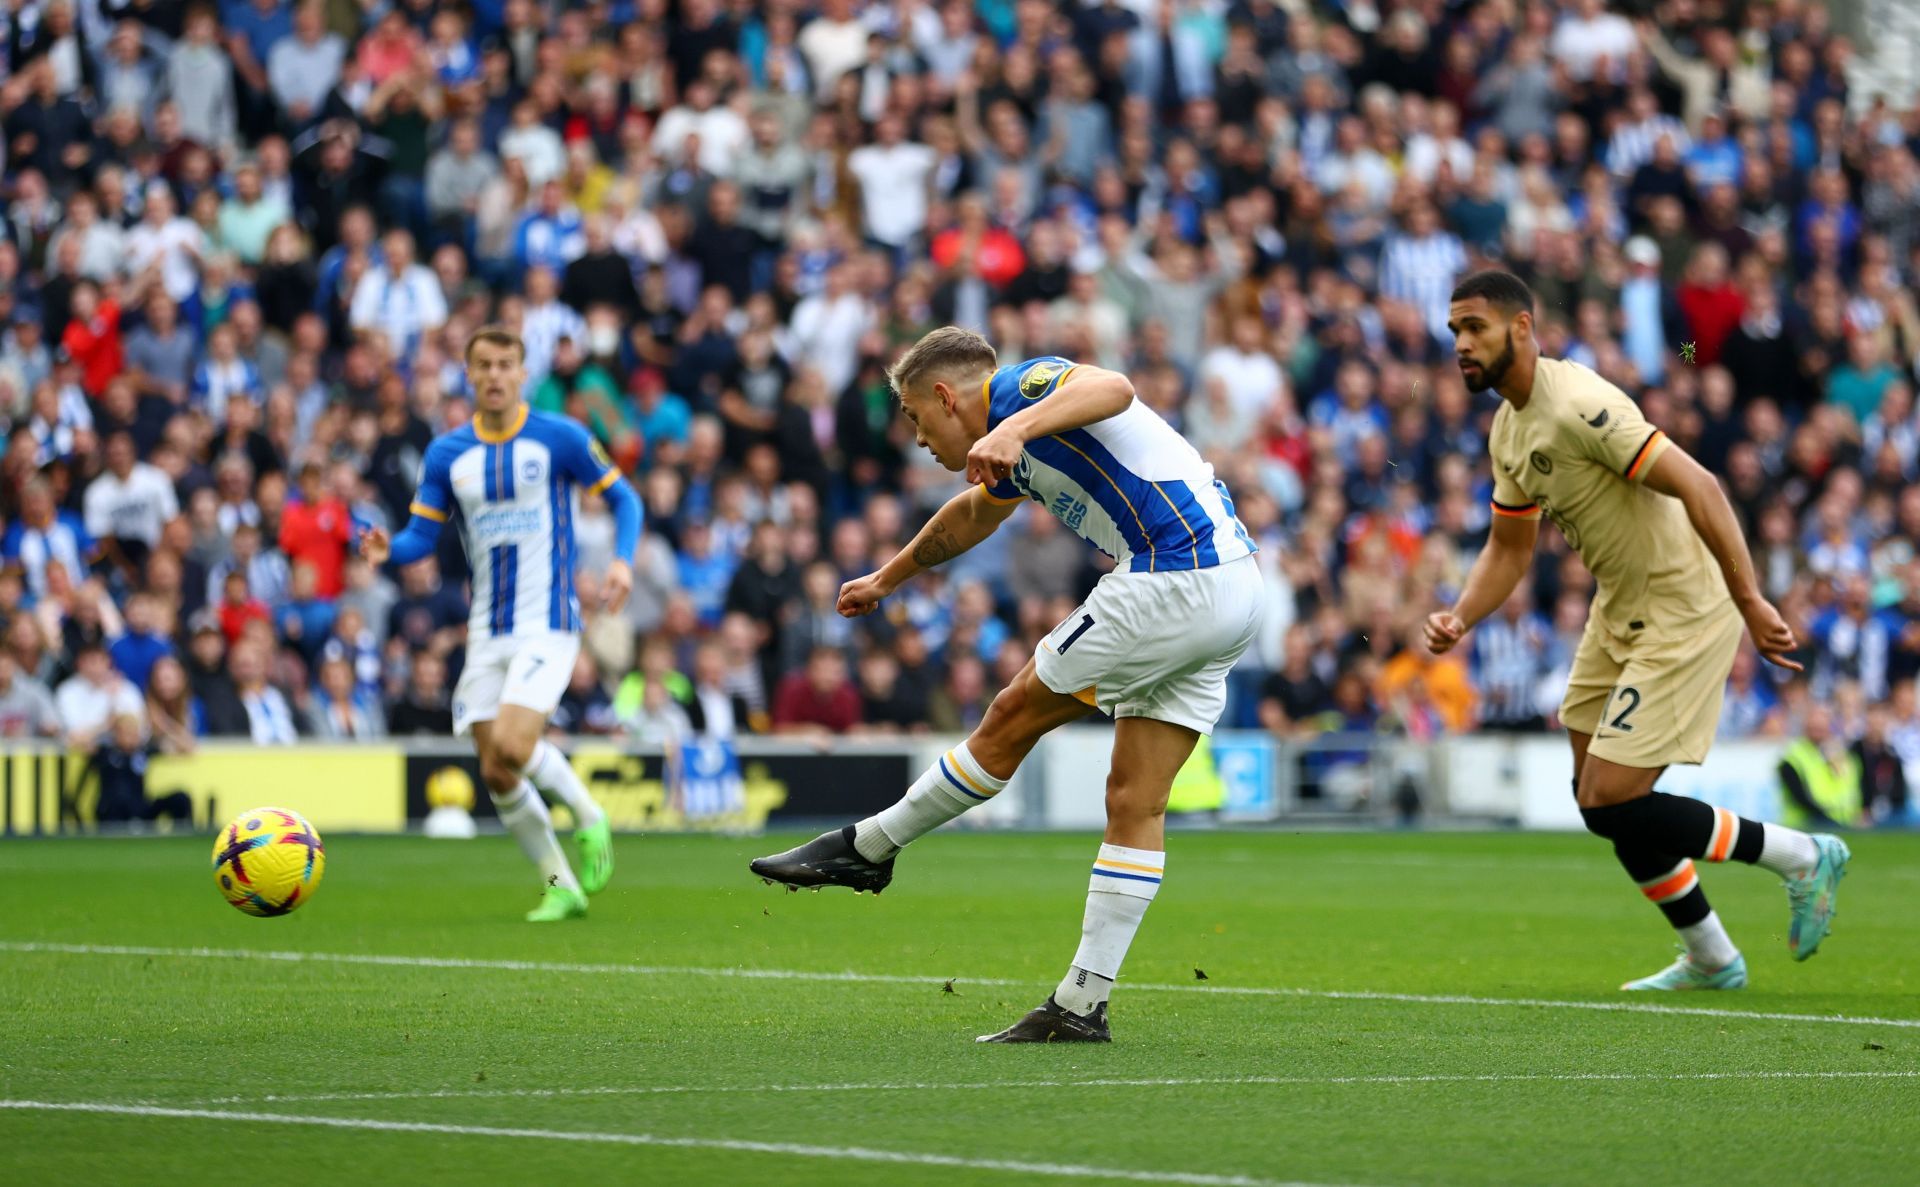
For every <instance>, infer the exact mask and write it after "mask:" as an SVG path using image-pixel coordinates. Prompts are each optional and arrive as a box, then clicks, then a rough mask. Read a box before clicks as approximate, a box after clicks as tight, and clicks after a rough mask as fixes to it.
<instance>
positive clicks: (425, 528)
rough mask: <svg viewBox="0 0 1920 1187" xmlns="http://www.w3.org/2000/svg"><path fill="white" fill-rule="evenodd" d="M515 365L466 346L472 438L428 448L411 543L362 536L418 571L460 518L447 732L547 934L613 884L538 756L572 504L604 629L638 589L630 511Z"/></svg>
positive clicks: (483, 348)
mask: <svg viewBox="0 0 1920 1187" xmlns="http://www.w3.org/2000/svg"><path fill="white" fill-rule="evenodd" d="M526 360H527V350H526V345H525V344H524V343H523V342H522V341H521V340H520V338H519V337H518V336H516V335H515V334H513V333H512V332H510V331H508V330H504V329H500V328H498V327H493V326H489V327H486V328H484V329H481V330H479V331H477V332H476V333H475V334H474V335H473V337H472V339H470V340H469V341H468V343H467V358H466V363H467V381H468V383H469V384H471V385H472V387H473V404H474V416H473V423H472V424H470V425H462V426H461V427H459V428H457V429H454V430H453V431H452V432H449V433H444V434H442V435H441V436H439V437H436V438H434V440H433V442H432V443H431V444H430V445H428V446H427V455H426V458H425V459H424V460H423V461H422V462H421V465H420V485H419V489H418V491H417V492H416V493H415V495H414V499H413V506H412V508H411V511H412V514H411V516H410V518H409V519H408V521H407V526H406V528H405V529H404V530H402V531H401V533H400V534H399V535H398V536H396V537H394V538H393V539H392V540H389V539H388V538H387V534H386V533H385V532H384V531H381V530H380V529H378V528H374V529H372V530H370V531H369V532H368V533H367V534H366V536H365V537H364V538H363V539H362V540H361V542H360V552H361V555H363V556H365V557H366V558H367V559H368V560H369V561H372V562H373V563H374V564H376V565H380V564H385V563H386V562H387V561H388V560H392V561H393V562H394V563H396V564H401V565H406V564H411V563H413V562H415V561H418V560H422V559H424V558H426V557H428V556H431V555H432V554H433V551H434V548H435V545H436V544H437V542H438V540H439V537H440V528H441V526H442V525H443V524H445V523H446V522H447V520H448V519H450V518H452V517H453V513H454V511H455V510H456V509H457V510H458V511H459V513H460V516H459V523H460V529H461V530H460V535H461V538H462V540H463V541H464V543H465V544H466V550H467V560H468V563H469V564H470V565H471V567H472V570H473V609H472V613H471V614H470V615H469V616H468V620H467V655H466V664H465V666H464V667H463V668H462V669H461V671H460V680H459V683H458V684H457V685H456V686H455V687H454V691H453V729H454V733H455V734H456V735H457V734H466V733H471V734H472V735H473V744H474V749H475V750H476V751H477V752H478V753H479V756H480V778H481V781H482V782H484V783H485V784H486V785H487V792H488V794H489V796H491V797H492V799H493V806H494V810H495V811H497V812H498V813H499V815H500V823H501V824H503V825H505V826H506V829H507V831H508V832H510V833H512V834H513V837H514V839H515V840H516V841H518V842H519V844H520V851H521V852H522V853H524V854H526V856H527V860H528V861H531V862H532V863H533V864H534V866H535V868H537V869H538V870H539V871H540V882H541V886H542V897H541V900H540V903H539V904H538V905H537V906H535V907H534V909H533V910H532V911H530V912H528V914H527V920H528V921H529V922H532V923H553V922H557V921H559V920H563V919H574V918H578V917H580V916H582V915H585V914H586V913H587V895H589V894H596V893H598V892H599V891H600V890H601V889H602V888H604V887H605V886H606V884H607V881H608V879H610V878H611V877H612V876H613V838H612V830H611V829H610V828H609V826H608V823H607V814H606V812H605V810H604V809H602V808H601V807H600V805H599V804H598V803H597V802H595V800H594V798H593V797H592V796H591V795H589V794H588V792H587V788H586V785H585V784H584V783H582V782H581V780H580V777H579V776H578V775H577V774H575V773H574V770H573V767H572V765H571V764H570V763H568V761H567V757H566V755H564V754H562V753H560V751H559V750H557V749H555V748H554V747H553V745H552V744H551V743H549V742H547V741H545V740H544V738H545V735H546V732H547V718H548V717H550V716H552V714H553V710H554V708H555V707H556V706H557V705H558V704H559V703H560V697H561V694H563V693H564V692H566V689H567V684H568V682H569V681H570V680H572V678H573V664H574V660H575V659H576V658H577V657H578V656H579V654H580V629H581V622H580V598H579V594H578V593H577V592H576V590H575V589H574V569H575V566H577V565H578V563H579V550H578V548H577V547H576V546H575V542H574V535H573V521H574V518H575V516H576V514H577V513H578V512H577V506H576V504H577V503H578V500H579V493H578V492H579V491H581V490H589V491H594V492H597V493H599V494H601V495H603V496H604V497H605V498H606V500H607V506H608V509H609V510H611V511H612V512H613V521H614V557H615V559H614V561H613V563H612V564H611V565H609V566H608V568H607V575H606V590H607V598H608V606H607V609H608V611H609V612H611V613H618V611H619V609H620V606H621V603H623V602H624V601H625V600H626V597H627V594H628V592H629V591H631V590H632V588H633V568H632V566H633V552H634V547H635V546H636V545H637V544H638V543H639V539H640V498H639V496H638V495H636V494H635V493H634V492H633V488H632V487H631V486H629V485H628V484H627V480H626V479H624V478H622V477H621V476H620V471H619V469H618V468H617V467H615V466H614V464H613V463H612V461H610V460H609V459H608V458H607V454H606V451H605V450H603V449H602V448H601V447H600V444H599V443H598V442H597V441H595V440H594V439H593V438H592V437H591V436H590V435H589V434H588V433H587V430H586V429H584V428H582V427H581V426H580V425H579V424H578V423H576V422H574V421H572V420H568V419H567V418H565V417H561V416H550V415H547V414H545V413H541V412H534V411H533V410H531V409H530V408H528V407H527V403H526V400H525V399H524V397H523V394H522V393H523V389H524V388H525V386H526V378H527V376H526ZM543 793H544V794H545V795H550V796H552V797H554V798H555V799H557V800H559V801H561V802H563V803H564V804H566V806H567V810H568V812H569V813H571V814H572V816H573V824H574V833H573V836H574V843H575V845H576V846H577V847H578V849H579V855H580V863H581V868H580V874H579V876H577V877H576V876H575V874H574V871H573V868H572V866H571V865H569V864H568V862H567V858H566V854H565V853H564V852H562V851H561V849H560V844H559V842H558V841H557V840H556V839H555V838H554V835H553V821H552V818H551V817H549V816H548V814H547V805H546V802H545V801H544V800H543V799H542V798H541V796H542V794H543Z"/></svg>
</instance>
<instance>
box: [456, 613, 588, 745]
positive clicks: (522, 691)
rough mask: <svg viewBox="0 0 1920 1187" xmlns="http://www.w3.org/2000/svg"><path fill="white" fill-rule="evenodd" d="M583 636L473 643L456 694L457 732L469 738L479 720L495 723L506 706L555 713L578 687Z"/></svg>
mask: <svg viewBox="0 0 1920 1187" xmlns="http://www.w3.org/2000/svg"><path fill="white" fill-rule="evenodd" d="M579 655H580V636H579V635H568V634H562V633H561V632H559V631H549V632H547V633H545V634H539V635H502V636H499V637H496V638H492V639H481V640H479V641H477V642H471V643H468V644H467V666H466V667H464V668H462V669H461V670H460V683H459V685H458V686H456V687H455V688H454V690H453V733H454V736H455V737H461V736H464V735H465V734H466V733H468V732H469V731H470V730H472V728H473V723H474V722H476V721H492V720H493V719H494V718H495V717H498V716H499V715H500V706H502V705H518V706H520V707H522V708H525V709H532V710H533V711H535V712H536V713H540V714H542V715H545V714H549V713H552V712H553V710H554V707H555V706H557V705H558V704H559V703H560V695H561V694H562V693H564V692H566V691H567V685H568V684H570V683H572V682H573V661H574V660H575V659H576V658H578V656H579Z"/></svg>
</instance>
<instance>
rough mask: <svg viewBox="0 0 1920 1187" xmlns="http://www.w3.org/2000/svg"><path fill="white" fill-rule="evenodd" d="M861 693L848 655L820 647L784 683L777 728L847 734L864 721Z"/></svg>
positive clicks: (776, 710)
mask: <svg viewBox="0 0 1920 1187" xmlns="http://www.w3.org/2000/svg"><path fill="white" fill-rule="evenodd" d="M860 710H861V702H860V692H859V689H857V688H856V687H855V686H854V684H853V682H852V681H851V680H849V679H848V678H847V657H846V656H845V655H843V654H841V653H840V652H839V651H837V650H835V649H834V648H831V647H819V648H815V649H814V651H813V652H812V653H811V654H810V655H808V656H807V661H806V665H805V666H804V667H802V668H800V669H798V670H796V671H793V672H791V673H789V674H788V675H787V676H786V677H785V678H784V679H783V680H781V682H780V688H779V691H778V692H777V693H776V694H775V696H774V701H773V729H774V732H775V733H781V734H844V733H846V732H847V731H849V730H851V729H853V728H854V727H855V726H857V725H859V724H860Z"/></svg>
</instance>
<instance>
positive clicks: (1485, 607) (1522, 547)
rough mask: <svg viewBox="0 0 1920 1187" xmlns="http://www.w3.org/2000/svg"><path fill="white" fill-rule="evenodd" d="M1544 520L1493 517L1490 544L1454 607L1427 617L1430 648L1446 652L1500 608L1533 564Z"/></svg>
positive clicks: (1436, 653) (1476, 563)
mask: <svg viewBox="0 0 1920 1187" xmlns="http://www.w3.org/2000/svg"><path fill="white" fill-rule="evenodd" d="M1539 535H1540V520H1539V519H1538V518H1534V517H1527V518H1522V517H1519V516H1513V515H1496V516H1494V517H1493V531H1492V533H1491V534H1489V535H1488V537H1487V546H1486V547H1485V548H1482V549H1481V550H1480V556H1479V557H1478V558H1477V559H1476V560H1475V561H1474V562H1473V571H1472V572H1470V573H1468V574H1467V584H1466V587H1465V588H1464V589H1462V590H1461V591H1460V600H1459V601H1458V602H1455V603H1454V606H1453V609H1451V610H1442V611H1439V612H1438V613H1435V614H1429V615H1428V616H1427V650H1429V651H1431V652H1433V653H1434V654H1435V655H1444V654H1446V653H1447V652H1448V651H1451V650H1453V647H1454V645H1455V644H1456V643H1458V642H1460V640H1461V639H1462V638H1464V637H1465V636H1466V633H1467V632H1468V631H1470V630H1472V629H1473V628H1474V627H1475V626H1477V625H1478V624H1479V623H1480V621H1481V620H1482V619H1484V618H1485V617H1486V616H1487V615H1489V614H1492V613H1493V612H1494V611H1495V610H1497V609H1499V608H1500V606H1501V604H1502V603H1504V602H1505V601H1506V600H1507V598H1508V597H1509V596H1510V595H1511V594H1512V593H1513V590H1514V587H1515V586H1517V585H1519V584H1520V579H1521V578H1522V577H1525V576H1526V575H1527V570H1528V569H1529V568H1531V567H1532V565H1533V544H1534V541H1535V540H1536V539H1537V538H1538V537H1539Z"/></svg>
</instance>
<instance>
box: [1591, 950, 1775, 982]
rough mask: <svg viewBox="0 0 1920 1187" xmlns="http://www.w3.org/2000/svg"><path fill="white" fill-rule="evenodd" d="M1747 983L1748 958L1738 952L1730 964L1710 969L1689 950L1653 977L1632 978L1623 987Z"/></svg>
mask: <svg viewBox="0 0 1920 1187" xmlns="http://www.w3.org/2000/svg"><path fill="white" fill-rule="evenodd" d="M1746 987H1747V958H1746V957H1744V956H1736V957H1734V958H1733V963H1732V964H1730V965H1728V966H1727V967H1726V968H1723V969H1719V970H1717V971H1710V970H1707V969H1703V968H1701V967H1700V966H1699V965H1697V964H1695V963H1693V957H1691V956H1688V955H1687V954H1686V953H1685V952H1682V953H1681V954H1680V959H1679V960H1676V961H1674V962H1673V963H1672V964H1670V965H1668V966H1667V967H1666V968H1664V969H1661V970H1660V971H1659V972H1657V973H1655V974H1653V976H1651V977H1642V978H1640V979H1639V980H1638V981H1629V982H1627V983H1626V984H1625V985H1622V986H1621V987H1620V988H1622V989H1636V990H1637V989H1745V988H1746Z"/></svg>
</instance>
